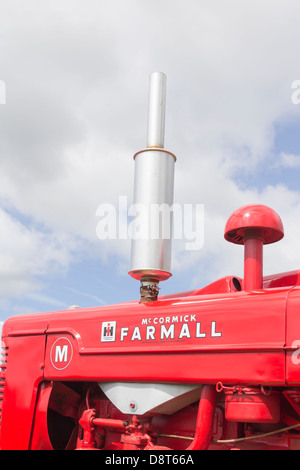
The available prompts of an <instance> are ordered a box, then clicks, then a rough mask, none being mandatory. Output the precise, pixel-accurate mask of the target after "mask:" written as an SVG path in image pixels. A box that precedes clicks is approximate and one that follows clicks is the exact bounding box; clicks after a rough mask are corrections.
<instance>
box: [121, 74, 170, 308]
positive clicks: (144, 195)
mask: <svg viewBox="0 0 300 470" xmlns="http://www.w3.org/2000/svg"><path fill="white" fill-rule="evenodd" d="M165 109H166V75H165V74H164V73H161V72H154V73H152V74H151V75H150V88H149V117H148V140H147V148H146V149H144V150H141V151H139V152H137V153H136V154H135V155H134V157H133V158H134V161H135V174H134V208H135V210H136V211H137V212H138V214H139V216H140V220H141V221H143V224H142V227H140V228H141V230H140V232H139V234H135V236H134V237H133V239H132V245H131V265H130V271H129V274H130V276H132V277H133V278H134V279H138V280H139V281H140V282H141V288H140V292H141V300H140V301H141V302H148V301H152V300H156V299H157V295H158V291H159V287H158V285H159V282H160V281H164V280H166V279H168V278H169V277H170V276H171V275H172V274H171V244H172V211H171V209H172V204H173V192H174V166H175V161H176V157H175V155H173V154H172V153H171V152H169V151H167V150H165V149H164V133H165Z"/></svg>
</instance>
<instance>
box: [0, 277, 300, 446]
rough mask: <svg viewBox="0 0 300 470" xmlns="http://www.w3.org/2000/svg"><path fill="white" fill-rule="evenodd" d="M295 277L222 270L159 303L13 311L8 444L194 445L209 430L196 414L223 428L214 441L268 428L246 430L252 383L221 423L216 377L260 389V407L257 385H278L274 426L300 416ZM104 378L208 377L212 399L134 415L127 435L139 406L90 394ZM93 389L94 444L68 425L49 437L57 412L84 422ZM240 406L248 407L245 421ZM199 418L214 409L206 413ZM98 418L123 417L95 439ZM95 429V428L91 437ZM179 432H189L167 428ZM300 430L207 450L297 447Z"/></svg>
mask: <svg viewBox="0 0 300 470" xmlns="http://www.w3.org/2000/svg"><path fill="white" fill-rule="evenodd" d="M299 279H300V276H299V272H298V271H295V272H292V273H284V274H280V275H276V276H269V277H267V278H264V280H263V289H259V290H255V291H247V292H246V291H243V290H240V287H239V283H241V285H242V282H243V281H242V280H241V279H236V278H232V277H226V278H223V279H221V280H219V281H217V282H215V283H213V284H211V285H209V286H207V287H205V288H203V289H198V290H194V291H190V292H185V293H181V294H177V296H176V295H175V294H174V295H170V296H162V297H160V298H158V300H157V301H155V302H149V303H139V302H138V301H134V302H128V303H124V304H118V305H112V306H108V307H101V308H89V309H77V310H67V311H60V312H51V313H46V314H32V315H26V316H14V317H11V318H10V319H8V320H7V321H6V322H5V324H4V326H3V332H2V335H3V345H2V346H3V351H5V352H6V364H2V372H1V380H2V383H3V384H5V385H4V394H3V395H2V403H1V405H2V419H1V441H0V442H1V449H49V448H55V447H60V446H62V447H63V448H72V446H73V447H74V446H75V447H76V446H77V448H84V447H86V448H89V447H93V446H96V447H102V448H109V449H121V448H126V445H129V444H128V443H130V446H133V448H145V449H147V448H152V449H153V448H175V449H186V448H188V446H192V447H191V448H198V444H197V442H198V443H199V442H200V441H201V440H202V441H203V442H204V441H205V439H207V435H209V437H210V436H211V433H210V432H209V431H207V433H208V432H209V434H207V433H206V438H205V437H203V436H202V437H201V432H203V427H202V431H201V426H203V425H201V422H206V423H207V424H206V428H207V430H208V429H210V428H212V432H213V435H212V436H213V438H214V436H215V437H216V436H217V437H218V439H216V438H215V439H213V441H221V440H222V439H223V441H225V439H224V436H225V437H227V438H228V437H229V438H233V439H234V438H239V437H240V436H241V435H242V436H247V435H249V433H250V434H251V432H252V433H254V434H255V433H256V434H258V435H260V434H262V433H263V432H265V428H264V427H263V425H262V424H259V423H258V424H257V429H254V428H253V425H252V428H251V429H252V431H251V430H250V427H249V422H247V420H246V418H247V416H248V414H247V413H248V411H246V409H248V408H249V400H250V398H249V397H250V394H248V395H247V392H246V388H245V390H244V392H241V393H244V399H245V403H246V405H247V406H246V405H245V407H244V408H245V421H241V422H240V423H237V422H235V421H233V420H229V421H228V420H226V416H225V414H224V413H225V396H226V394H225V391H226V390H227V389H226V388H224V389H222V391H220V387H219V391H218V392H217V391H216V389H217V388H218V387H217V384H220V383H221V384H222V385H224V387H234V386H240V387H242V388H243V387H248V388H249V387H250V388H251V390H253V388H254V391H255V390H256V389H257V391H258V392H259V393H257V394H256V392H255V393H254V394H255V397H256V400H258V401H259V405H260V406H262V415H264V416H265V414H264V411H265V409H264V408H263V407H264V406H265V401H263V400H261V401H260V399H259V396H260V395H259V394H260V391H261V387H263V391H264V390H265V389H266V390H269V389H270V387H272V389H273V390H274V391H275V392H276V393H280V397H281V398H280V400H281V402H280V403H281V404H280V410H281V411H280V423H277V424H275V425H274V426H275V429H278V427H284V426H285V427H286V426H290V425H295V424H297V423H298V420H299V419H300V418H299V413H300V410H299V405H297V403H298V401H299V400H298V398H299V397H298V395H297V388H298V387H300V372H299V371H300V350H299V348H300V336H299V332H300V316H299V306H300V282H299ZM103 322H109V325H108V326H109V328H112V326H113V327H115V334H116V336H115V340H110V341H104V339H105V336H104V333H103V330H102V323H103ZM112 322H116V323H115V324H114V323H112ZM105 324H107V323H105ZM147 328H148V330H147ZM111 333H112V330H110V331H109V332H107V330H106V333H105V334H107V335H108V337H109V335H110V334H111ZM147 334H148V336H147ZM62 338H63V339H62ZM111 338H113V336H111ZM58 341H60V343H58ZM64 342H65V343H64ZM54 344H55V345H58V344H60V348H59V352H60V353H61V356H62V355H63V352H64V345H68V357H67V356H65V357H63V356H62V357H60V361H58V357H55V355H54V351H55V350H56V349H55V347H54V346H53V345H54ZM4 348H6V349H4ZM298 350H299V361H298ZM70 352H72V354H70ZM64 359H65V362H64ZM55 360H57V362H55ZM58 364H59V367H58V366H57V365H58ZM97 382H149V383H188V384H201V385H204V386H205V387H203V397H204V395H205V393H206V402H205V401H204V398H203V397H202V398H203V400H201V399H200V404H199V403H198V404H197V403H195V404H194V405H189V406H188V407H186V408H184V409H182V410H180V411H178V412H177V413H176V414H175V415H174V416H173V415H170V416H164V415H161V416H152V417H151V419H150V418H149V419H150V421H151V432H150V431H149V429H150V428H149V426H150V424H149V419H148V420H146V421H147V422H146V421H145V420H144V421H143V420H142V421H143V422H142V424H141V423H140V424H139V426H138V425H137V424H136V423H135V424H134V423H131V424H130V426H129V425H128V424H127V427H126V426H125V427H124V431H123V432H122V424H120V423H122V422H123V421H124V420H130V419H132V415H128V416H125V415H122V413H121V412H119V410H117V409H116V408H115V407H114V406H113V405H112V404H111V403H109V401H108V399H107V398H106V397H105V396H103V394H102V395H101V393H99V392H95V390H96V388H97V387H95V383H97ZM89 386H90V387H92V388H93V387H94V388H95V390H94V391H93V390H92V391H89V392H88V393H91V394H92V398H90V400H91V402H92V403H93V406H92V407H91V408H93V409H94V410H95V414H94V416H96V418H98V419H99V420H100V421H98V424H97V421H95V423H94V422H93V420H90V426H91V429H88V426H89V424H86V426H87V429H86V431H85V436H87V437H86V439H87V441H85V440H84V438H83V439H81V440H80V443H79V438H78V435H77V437H76V438H75V437H74V432H73V433H72V436H71V437H70V436H69V441H68V442H67V443H64V444H61V443H59V444H56V445H53V438H52V437H51V432H50V431H49V421H51V426H54V427H55V419H56V418H55V419H54V418H53V420H52V418H51V417H49V416H50V415H51V416H52V414H53V416H58V415H62V416H64V419H66V421H67V420H73V421H74V422H75V423H76V426H77V427H78V422H79V421H80V419H82V416H83V413H84V411H86V410H87V409H89V406H88V404H89V401H88V399H87V398H86V396H87V390H88V389H89ZM79 388H80V390H79ZM240 390H242V389H240ZM299 390H300V388H299ZM291 391H294V392H293V393H292V392H291ZM295 391H296V392H295ZM283 392H285V394H284V393H283ZM251 393H252V392H251ZM295 396H296V398H295ZM207 397H209V398H207ZM297 400H298V401H297ZM205 403H206V404H205ZM215 403H216V405H215ZM235 403H236V400H235ZM266 403H268V400H266ZM277 404H278V403H277ZM239 406H240V402H239ZM266 406H267V405H266ZM49 408H50V409H51V410H52V411H51V412H50V411H49ZM244 408H243V404H242V408H241V409H242V411H241V417H242V418H243V410H244ZM239 410H240V408H239ZM231 412H235V409H233V408H232V409H231V410H229V412H228V416H229V417H230V416H231V415H230V413H231ZM239 413H240V411H239ZM197 416H208V417H209V418H207V420H206V421H205V420H204V421H203V418H202V421H201V420H200V421H199V419H198V420H197ZM258 416H259V414H258ZM96 418H95V419H96ZM262 418H263V416H262ZM101 419H103V420H105V419H106V420H109V419H111V420H112V419H114V420H117V421H116V423H117V424H116V423H115V427H114V425H113V422H111V425H109V423H107V421H102V425H103V426H104V428H105V444H103V442H102V444H101V443H100V441H101V439H100V437H99V432H100V431H101V429H103V428H101V427H100V423H101ZM81 422H82V423H85V421H84V420H83V421H81ZM261 422H262V423H263V422H264V421H263V419H262V420H261ZM53 423H54V424H53ZM87 423H89V421H87ZM175 423H176V424H175ZM95 426H96V428H98V427H99V430H100V431H99V432H98V433H96V434H95V435H96V437H95V436H94V437H93V432H94V431H93V429H94V428H95ZM118 426H119V427H118ZM128 426H129V427H128ZM241 426H242V427H243V430H242V431H241ZM79 427H80V426H79ZM81 427H82V426H81ZM221 428H222V432H221V431H220V430H221ZM268 429H269V428H268ZM76 432H78V429H76ZM101 432H102V431H101ZM101 432H100V434H101ZM220 432H221V434H220ZM151 433H152V434H151ZM247 433H248V434H247ZM174 434H178V435H179V434H181V435H183V436H186V437H187V439H186V440H185V439H176V438H175V439H174V438H172V437H168V436H172V435H174ZM49 435H50V437H49ZM149 435H150V437H149ZM97 436H98V437H97ZM103 436H104V434H103ZM103 436H102V441H103V440H104V437H103ZM122 436H123V437H122ZM145 436H148V437H145ZM220 436H222V439H220ZM298 437H300V434H297V428H296V429H295V430H294V431H287V432H285V433H278V434H277V435H275V436H270V437H268V436H266V437H264V438H261V439H259V438H257V440H256V441H255V440H249V441H243V442H242V443H241V444H238V443H237V442H238V441H237V442H236V443H234V444H229V443H226V442H224V443H221V442H213V441H212V442H211V444H210V448H230V447H235V448H236V447H239V448H243V446H244V447H245V446H246V447H247V446H248V447H247V448H255V446H256V447H257V448H260V447H261V446H263V447H265V448H297V446H298ZM76 439H77V440H76ZM97 439H98V440H99V439H100V440H99V442H98V441H97ZM202 441H201V442H202ZM72 442H73V444H72ZM85 442H88V444H85ZM195 442H196V444H195ZM74 443H75V444H74ZM78 443H79V444H78ZM91 443H93V444H91ZM95 443H96V444H95ZM199 445H200V444H199ZM203 445H204V444H203ZM103 446H104V447H103ZM206 447H207V446H206ZM129 448H132V447H129Z"/></svg>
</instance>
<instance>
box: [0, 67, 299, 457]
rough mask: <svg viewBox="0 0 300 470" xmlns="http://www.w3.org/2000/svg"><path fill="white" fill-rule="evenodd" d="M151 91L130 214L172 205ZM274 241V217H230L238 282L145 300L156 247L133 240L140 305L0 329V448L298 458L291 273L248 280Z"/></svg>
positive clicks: (156, 273)
mask: <svg viewBox="0 0 300 470" xmlns="http://www.w3.org/2000/svg"><path fill="white" fill-rule="evenodd" d="M164 91H165V76H164V75H163V74H158V73H155V74H152V76H151V81H150V114H149V133H148V147H147V148H146V149H145V150H143V151H141V152H138V153H137V154H136V155H135V165H136V173H135V201H136V202H139V203H143V204H146V205H147V204H148V205H149V204H157V203H159V204H163V203H166V204H171V202H172V200H171V198H172V192H173V179H172V178H173V170H174V163H175V160H176V158H175V156H174V155H173V154H172V153H170V152H168V151H166V150H165V149H164V148H163V141H162V135H163V117H164V116H163V115H164V99H163V98H164ZM148 189H149V191H148ZM282 237H283V226H282V222H281V219H280V217H279V216H278V215H277V213H276V212H274V211H273V210H272V209H270V208H268V207H266V206H263V205H249V206H244V207H242V208H240V209H238V210H237V211H235V212H234V213H233V214H232V215H231V216H230V217H229V219H228V222H227V224H226V227H225V238H226V240H228V241H229V242H232V243H236V244H243V245H244V254H245V259H244V277H243V279H242V278H238V277H235V276H227V277H224V278H222V279H219V280H217V281H215V282H213V283H212V284H209V285H207V286H206V287H203V288H201V289H196V290H192V291H188V292H183V293H178V294H173V295H161V296H158V285H159V282H161V281H164V280H166V279H167V278H168V277H169V276H170V275H171V274H170V266H169V261H170V256H169V253H170V240H167V241H166V240H165V239H163V238H161V239H157V238H156V239H155V240H134V241H133V246H132V260H131V269H130V275H131V276H132V277H134V278H136V279H139V280H140V281H141V289H140V292H141V296H140V299H138V300H135V301H132V302H127V303H121V304H117V305H111V306H108V307H99V308H88V309H75V310H66V311H59V312H50V313H41V314H31V315H24V316H13V317H11V318H9V319H8V320H7V321H6V322H5V324H4V326H3V330H2V358H1V366H0V367H1V372H0V374H1V375H0V377H1V384H0V385H1V392H0V418H1V421H0V425H1V428H0V431H1V437H0V447H1V449H3V450H5V449H30V450H31V449H32V450H35V449H37V450H43V449H44V450H51V449H54V450H60V449H66V450H75V449H80V450H83V449H85V450H90V449H93V450H96V449H98V450H150V451H156V450H161V451H170V450H171V449H172V450H178V451H183V450H187V451H191V450H200V449H299V448H300V372H299V371H300V315H299V308H300V271H299V272H298V271H294V272H288V273H282V274H276V275H273V276H268V277H264V276H263V269H262V264H263V261H262V259H263V257H262V250H263V245H264V244H269V243H274V242H276V241H279V240H280V239H281V238H282Z"/></svg>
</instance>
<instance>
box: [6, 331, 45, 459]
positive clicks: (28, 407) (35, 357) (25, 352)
mask: <svg viewBox="0 0 300 470" xmlns="http://www.w3.org/2000/svg"><path fill="white" fill-rule="evenodd" d="M5 344H6V345H7V346H8V348H9V349H8V359H7V373H6V380H5V400H4V402H3V414H2V426H1V449H2V450H8V449H13V450H25V449H28V448H29V442H30V436H31V429H32V421H33V416H34V409H35V403H36V395H37V389H38V385H39V382H40V381H41V380H42V374H43V357H44V351H45V336H44V335H43V336H41V335H36V336H26V337H24V336H17V337H8V338H6V340H5Z"/></svg>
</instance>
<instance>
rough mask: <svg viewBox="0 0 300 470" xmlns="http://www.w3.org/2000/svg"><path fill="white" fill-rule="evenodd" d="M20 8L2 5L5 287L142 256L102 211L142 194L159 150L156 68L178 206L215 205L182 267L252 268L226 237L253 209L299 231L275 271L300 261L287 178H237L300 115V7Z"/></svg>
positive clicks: (294, 199)
mask: <svg viewBox="0 0 300 470" xmlns="http://www.w3.org/2000/svg"><path fill="white" fill-rule="evenodd" d="M13 3H14V4H13V5H12V3H9V2H5V3H4V5H3V7H2V13H1V17H2V21H3V24H4V29H3V35H2V38H1V46H0V52H1V64H2V69H1V73H2V74H3V76H1V77H0V79H1V80H4V82H5V85H6V104H5V105H3V106H1V107H0V166H1V172H0V202H1V207H2V210H1V212H0V218H1V227H2V229H1V230H2V232H1V233H0V253H1V257H2V263H0V265H1V270H0V275H1V278H2V283H1V289H2V294H3V295H13V293H14V292H15V293H16V295H20V294H22V293H26V292H34V291H35V290H36V289H39V288H40V287H41V284H42V283H43V281H44V280H45V279H47V276H48V275H49V273H51V272H53V270H55V269H61V270H63V271H64V270H65V271H67V270H68V269H69V267H70V266H71V265H72V263H73V262H75V260H77V259H78V258H80V259H82V258H83V257H84V256H87V257H88V256H91V257H95V258H98V259H99V263H106V266H109V263H110V259H111V257H114V260H115V259H117V261H116V262H114V266H115V267H111V269H116V271H117V272H118V270H119V268H120V266H122V267H123V266H124V265H125V264H126V263H127V261H128V263H129V257H130V252H129V250H130V247H129V246H130V244H129V243H128V240H125V241H119V240H108V241H102V242H100V241H99V240H98V239H97V237H96V226H97V217H96V210H97V207H98V205H99V204H101V203H112V204H115V205H116V206H117V203H118V198H119V196H120V195H124V196H127V197H128V201H129V202H130V200H131V199H132V194H133V171H134V162H133V159H132V156H133V154H134V153H135V152H136V151H138V150H141V149H142V148H144V146H145V145H146V137H147V136H146V129H147V99H148V77H149V74H150V72H152V71H155V70H161V71H163V72H165V73H166V74H167V77H168V79H167V120H166V139H165V142H166V148H168V149H169V150H171V151H174V153H175V154H176V156H177V162H176V168H175V201H176V202H180V203H181V204H184V203H189V202H191V203H200V204H204V206H205V243H204V246H203V249H202V250H200V251H199V252H197V253H195V252H194V253H192V252H186V251H184V250H183V244H182V243H180V242H178V243H177V242H176V243H174V251H173V259H174V261H173V269H174V272H175V273H178V276H180V272H182V271H184V272H187V270H188V269H192V268H193V267H195V266H197V265H198V263H199V266H201V268H200V269H201V273H199V274H198V275H195V277H194V281H192V280H191V282H206V281H207V280H208V279H211V278H214V277H217V276H219V275H221V274H223V273H224V272H225V271H226V270H228V267H229V268H230V269H232V270H237V271H238V270H239V271H240V270H241V261H240V255H237V250H238V248H237V247H234V246H230V245H229V244H228V243H226V242H224V240H223V230H224V225H225V223H226V220H227V217H228V216H229V215H230V213H231V212H232V211H233V210H235V209H236V208H237V207H239V206H241V205H243V204H246V203H251V202H262V203H267V204H268V205H271V206H272V207H274V208H275V209H276V208H278V209H280V215H281V216H282V218H283V220H284V221H285V225H286V233H287V234H288V233H289V235H287V236H288V237H290V238H288V240H289V242H288V243H287V244H285V242H282V243H281V245H280V246H281V247H282V248H279V244H278V251H277V255H276V262H275V261H274V259H275V258H273V260H272V257H271V256H270V257H269V258H268V259H269V262H270V264H271V265H272V268H273V267H274V269H276V267H279V266H280V267H281V266H282V268H284V264H285V265H286V266H287V268H288V267H291V266H294V265H295V262H296V260H297V262H298V259H295V258H293V256H292V253H293V252H294V251H295V247H296V246H297V243H298V242H297V236H298V235H300V234H299V230H298V227H297V225H296V223H295V220H297V218H298V216H299V192H298V191H292V190H291V189H289V187H288V185H287V184H285V185H278V184H277V183H275V182H274V184H271V185H270V184H269V186H268V187H264V188H263V190H261V189H260V190H259V189H258V188H256V187H255V185H254V186H252V187H250V186H247V184H246V185H244V186H243V187H241V186H240V185H239V182H238V180H237V178H236V174H237V171H238V170H239V169H242V170H244V171H245V172H249V173H251V174H255V170H256V169H257V167H258V166H259V165H261V164H262V162H264V161H265V159H268V158H271V157H272V154H273V153H274V142H275V130H274V125H275V124H276V123H277V122H285V121H286V120H287V118H291V119H292V118H297V117H298V116H299V108H298V107H297V106H295V105H293V104H292V102H291V93H292V91H293V90H292V89H291V84H292V83H293V81H294V80H296V79H297V78H299V77H298V76H297V74H298V62H297V58H298V47H297V44H298V41H297V38H299V34H300V33H299V25H298V17H299V14H300V5H299V3H298V2H296V1H288V2H285V3H284V4H283V3H282V2H279V1H265V2H258V1H257V0H256V1H253V2H251V3H250V2H248V3H245V2H239V1H234V0H230V1H228V2H222V1H211V2H198V1H196V0H191V1H190V2H189V5H188V7H187V5H186V4H183V2H179V1H174V0H172V1H170V0H167V1H164V2H158V0H154V1H152V2H147V1H137V0H128V1H127V2H122V1H115V0H110V1H101V2H98V1H94V0H88V1H87V2H85V3H84V4H83V3H82V2H80V1H72V2H71V1H68V0H64V1H56V0H54V1H53V2H51V3H48V4H45V3H41V2H38V1H36V0H35V1H34V0H29V1H27V2H13ZM16 3H17V4H18V8H16ZM280 151H281V153H280V158H279V161H280V165H282V166H284V167H286V166H291V165H294V166H293V167H294V168H296V166H295V165H296V162H297V154H296V153H295V154H290V153H289V151H288V150H285V149H281V150H280ZM275 154H276V151H275ZM297 166H298V164H297ZM13 214H14V215H13ZM276 249H277V246H276ZM269 251H270V250H268V251H266V254H267V253H269ZM267 256H268V255H267ZM299 261H300V260H299ZM124 275H127V273H125V272H124ZM185 277H186V276H185Z"/></svg>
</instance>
